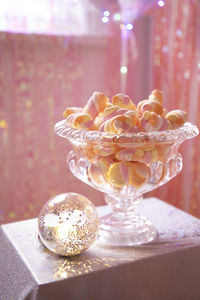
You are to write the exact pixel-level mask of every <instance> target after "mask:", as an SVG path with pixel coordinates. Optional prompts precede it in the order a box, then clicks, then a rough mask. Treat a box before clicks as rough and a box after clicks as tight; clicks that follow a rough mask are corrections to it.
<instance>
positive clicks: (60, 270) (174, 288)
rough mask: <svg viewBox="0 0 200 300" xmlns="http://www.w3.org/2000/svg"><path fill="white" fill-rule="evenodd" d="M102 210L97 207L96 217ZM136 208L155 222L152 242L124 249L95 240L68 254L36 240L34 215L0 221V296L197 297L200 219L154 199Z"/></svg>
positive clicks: (56, 299) (13, 299)
mask: <svg viewBox="0 0 200 300" xmlns="http://www.w3.org/2000/svg"><path fill="white" fill-rule="evenodd" d="M108 210H109V209H108V207H107V206H102V207H98V213H99V215H100V216H101V215H104V214H106V213H107V212H108ZM138 212H140V213H141V214H143V215H144V216H146V217H148V218H149V219H150V220H151V221H152V223H153V224H154V226H155V227H156V229H157V231H158V238H157V239H156V241H154V242H152V243H150V244H147V245H145V246H141V247H127V248H116V247H111V246H106V245H104V244H102V243H100V242H99V241H96V242H95V244H94V245H93V246H92V247H91V248H89V249H88V250H87V251H86V252H85V253H83V254H82V255H80V256H77V257H73V258H63V257H58V256H55V255H54V254H52V253H50V252H49V251H48V250H47V249H45V248H44V247H43V246H42V245H41V243H40V242H39V240H38V235H37V219H30V220H26V221H21V222H17V223H10V224H6V225H3V226H1V227H0V299H1V300H22V299H23V300H24V299H26V300H28V299H31V300H36V299H37V300H63V299H64V300H68V299H70V300H71V299H72V300H73V299H75V300H87V299H88V300H93V299H94V300H102V299H108V300H111V299H113V300H117V299H123V300H126V299H130V300H134V299H135V300H143V299H145V300H157V299H158V300H165V299H170V300H179V299H180V300H183V299H187V300H193V299H198V300H199V299H200V284H199V283H200V220H198V219H197V218H195V217H193V216H191V215H189V214H186V213H185V212H183V211H181V210H178V209H176V208H174V207H172V206H170V205H168V204H166V203H164V202H162V201H160V200H158V199H155V198H147V199H145V201H143V203H141V205H140V206H139V208H138Z"/></svg>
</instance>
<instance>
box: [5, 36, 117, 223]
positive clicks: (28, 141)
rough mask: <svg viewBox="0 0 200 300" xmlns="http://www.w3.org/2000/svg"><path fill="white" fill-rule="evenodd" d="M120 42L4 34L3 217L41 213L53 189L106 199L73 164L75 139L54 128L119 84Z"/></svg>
mask: <svg viewBox="0 0 200 300" xmlns="http://www.w3.org/2000/svg"><path fill="white" fill-rule="evenodd" d="M116 42H117V40H116V39H115V40H112V39H111V38H109V43H108V40H107V39H106V38H104V39H102V41H101V43H99V41H98V40H96V39H95V38H92V39H88V38H86V39H85V40H79V39H76V38H71V39H69V38H67V37H50V36H38V35H18V34H9V33H1V34H0V49H1V55H0V153H1V156H0V221H1V223H5V222H10V221H16V220H20V219H24V218H30V217H35V216H37V215H38V212H39V210H40V209H41V207H42V206H43V204H44V203H45V202H46V201H47V200H48V199H49V198H50V197H52V196H54V195H56V194H59V193H63V192H68V191H74V192H79V193H81V194H83V195H85V196H87V197H89V198H90V199H91V200H92V201H93V202H94V203H95V204H96V205H99V204H102V203H103V195H102V194H101V193H100V192H98V191H96V190H94V189H92V188H90V187H88V186H86V184H84V183H82V182H80V181H78V180H77V179H76V178H75V177H74V176H72V174H71V173H70V172H69V170H68V168H67V167H66V163H65V160H66V154H67V152H68V151H69V144H68V142H67V140H64V139H61V138H59V137H57V136H56V135H55V134H54V124H55V123H56V122H57V121H59V120H61V119H62V112H63V111H64V109H65V108H66V107H68V106H83V105H84V104H85V103H86V101H87V99H88V97H89V96H90V94H91V93H92V92H93V90H101V91H103V92H104V93H106V94H108V95H112V94H113V93H115V92H116V91H117V87H118V85H119V72H118V70H119V63H118V60H119V53H117V51H118V50H117V49H118V48H117V47H116V45H115V43H116ZM108 48H109V51H108ZM111 53H112V55H111ZM94 62H95V64H94ZM110 62H113V63H110Z"/></svg>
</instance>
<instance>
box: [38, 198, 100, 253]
mask: <svg viewBox="0 0 200 300" xmlns="http://www.w3.org/2000/svg"><path fill="white" fill-rule="evenodd" d="M38 227H39V237H40V240H41V241H42V243H43V244H44V245H45V246H46V247H47V248H48V249H49V250H50V251H52V252H54V253H56V254H59V255H63V256H73V255H77V254H80V253H81V252H83V251H84V250H86V249H87V248H89V247H90V246H91V245H92V244H93V243H94V241H95V240H96V238H97V234H98V228H99V219H98V216H97V212H96V208H95V206H94V205H93V204H92V203H91V202H90V201H89V200H88V199H87V198H85V197H83V196H82V195H80V194H76V193H67V194H60V195H57V196H56V197H54V198H52V199H50V200H49V201H48V202H47V203H46V204H45V205H44V206H43V208H42V209H41V211H40V214H39V217H38Z"/></svg>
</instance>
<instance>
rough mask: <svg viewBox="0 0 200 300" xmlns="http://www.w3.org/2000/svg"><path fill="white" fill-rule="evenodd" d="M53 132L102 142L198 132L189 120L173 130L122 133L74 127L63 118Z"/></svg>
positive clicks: (167, 139) (171, 137)
mask: <svg viewBox="0 0 200 300" xmlns="http://www.w3.org/2000/svg"><path fill="white" fill-rule="evenodd" d="M54 130H55V133H56V134H57V135H59V136H61V137H63V138H67V139H69V140H76V141H78V140H79V141H81V142H87V141H90V142H92V141H93V142H97V141H101V142H104V143H109V142H112V143H113V142H118V143H126V144H127V143H141V142H143V143H145V142H175V141H177V140H179V141H180V142H183V141H184V140H188V139H191V138H193V137H195V136H197V135H198V134H199V129H198V128H197V126H195V125H193V124H192V123H190V122H186V123H185V124H184V125H183V126H182V127H179V128H177V129H173V130H165V131H152V132H139V133H123V134H120V135H119V134H114V133H109V132H100V131H95V130H86V129H75V128H73V127H71V126H70V125H68V124H67V123H66V121H65V120H62V121H60V122H57V123H56V124H55V126H54Z"/></svg>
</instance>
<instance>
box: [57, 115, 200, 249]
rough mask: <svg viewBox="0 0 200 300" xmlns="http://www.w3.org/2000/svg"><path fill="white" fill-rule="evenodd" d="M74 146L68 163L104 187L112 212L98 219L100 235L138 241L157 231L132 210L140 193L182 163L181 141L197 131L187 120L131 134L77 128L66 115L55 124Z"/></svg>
mask: <svg viewBox="0 0 200 300" xmlns="http://www.w3.org/2000/svg"><path fill="white" fill-rule="evenodd" d="M55 132H56V134H57V135H59V136H61V137H63V138H67V139H68V140H69V141H70V143H71V145H72V148H73V150H72V151H70V152H69V154H68V156H67V164H68V166H69V168H70V170H71V172H72V173H73V174H74V176H76V177H77V178H78V179H80V180H82V181H83V182H85V183H87V184H88V185H90V186H92V187H93V188H95V189H97V190H100V191H101V192H104V193H105V201H106V203H107V204H108V205H109V206H110V208H111V209H112V212H111V213H110V214H108V215H107V216H105V217H103V218H102V219H101V225H100V233H99V239H100V240H101V241H103V242H105V243H108V244H112V245H116V246H136V245H141V244H145V243H148V242H151V241H153V240H154V239H155V237H156V230H155V229H154V227H153V225H152V223H151V222H150V221H149V220H147V219H146V218H144V217H143V216H141V215H139V214H137V213H135V207H136V206H137V205H138V203H139V202H140V201H141V200H142V199H143V194H144V193H146V192H149V191H151V190H153V189H156V188H157V187H159V186H161V185H163V184H165V183H166V182H168V181H169V180H171V179H172V178H173V177H175V176H176V175H177V174H178V173H179V172H180V171H181V169H182V157H181V155H180V153H179V152H178V150H179V146H180V145H181V143H183V142H184V141H185V140H187V139H190V138H193V137H195V136H196V135H198V132H199V131H198V129H197V127H196V126H194V125H192V124H191V123H185V124H184V126H182V127H180V128H178V129H175V130H167V131H155V132H150V133H145V132H140V133H134V134H133V133H132V134H128V133H127V134H121V135H116V134H111V133H107V132H98V131H88V130H78V129H74V128H72V127H71V126H69V125H67V124H66V122H65V120H62V121H60V122H58V123H57V124H56V125H55Z"/></svg>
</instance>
